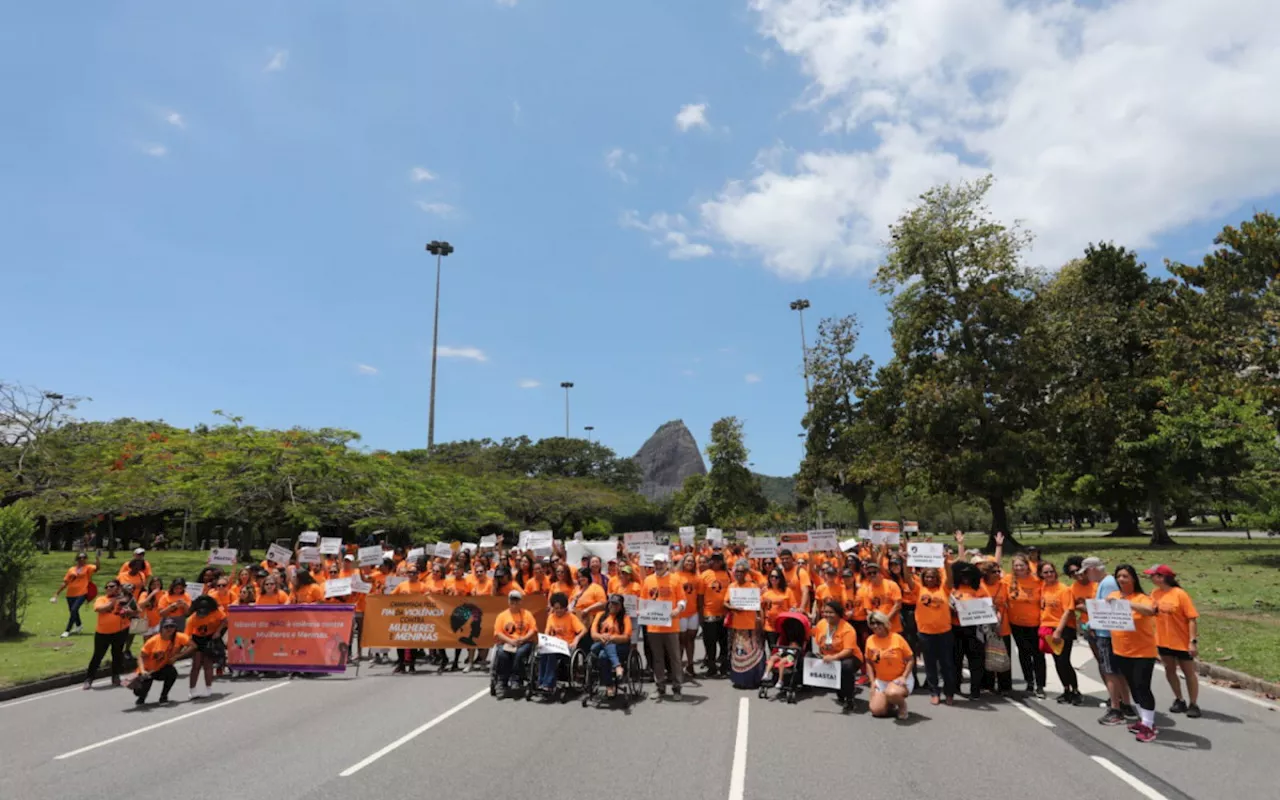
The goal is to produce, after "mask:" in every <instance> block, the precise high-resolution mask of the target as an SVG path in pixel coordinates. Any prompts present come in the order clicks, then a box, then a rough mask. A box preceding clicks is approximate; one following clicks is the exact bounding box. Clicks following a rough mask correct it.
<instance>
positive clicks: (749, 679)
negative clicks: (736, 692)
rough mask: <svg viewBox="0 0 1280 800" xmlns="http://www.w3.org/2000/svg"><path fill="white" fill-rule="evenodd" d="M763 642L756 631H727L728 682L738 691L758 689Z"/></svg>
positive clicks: (762, 669)
mask: <svg viewBox="0 0 1280 800" xmlns="http://www.w3.org/2000/svg"><path fill="white" fill-rule="evenodd" d="M764 660H765V659H764V642H763V641H762V640H761V638H760V632H759V631H756V630H749V631H748V630H736V629H735V630H731V631H729V680H730V681H731V682H732V683H733V685H734V686H736V687H738V688H739V689H758V688H760V678H761V676H763V675H764Z"/></svg>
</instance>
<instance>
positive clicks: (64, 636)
mask: <svg viewBox="0 0 1280 800" xmlns="http://www.w3.org/2000/svg"><path fill="white" fill-rule="evenodd" d="M58 638H59V639H70V638H71V631H63V632H62V633H60V634H59V635H58Z"/></svg>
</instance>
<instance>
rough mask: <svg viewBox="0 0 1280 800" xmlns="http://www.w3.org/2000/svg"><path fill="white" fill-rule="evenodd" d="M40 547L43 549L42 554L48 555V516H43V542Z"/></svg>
mask: <svg viewBox="0 0 1280 800" xmlns="http://www.w3.org/2000/svg"><path fill="white" fill-rule="evenodd" d="M41 549H42V550H44V554H45V555H46V556H47V555H49V518H48V517H45V518H44V544H43V546H42V547H41Z"/></svg>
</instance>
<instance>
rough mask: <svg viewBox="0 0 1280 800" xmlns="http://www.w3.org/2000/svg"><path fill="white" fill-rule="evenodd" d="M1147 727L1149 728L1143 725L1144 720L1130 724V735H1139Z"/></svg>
mask: <svg viewBox="0 0 1280 800" xmlns="http://www.w3.org/2000/svg"><path fill="white" fill-rule="evenodd" d="M1145 727H1147V726H1146V725H1143V724H1142V720H1138V721H1137V722H1130V723H1129V733H1137V732H1138V731H1140V730H1142V729H1143V728H1145Z"/></svg>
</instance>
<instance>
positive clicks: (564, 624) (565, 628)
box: [538, 592, 587, 692]
mask: <svg viewBox="0 0 1280 800" xmlns="http://www.w3.org/2000/svg"><path fill="white" fill-rule="evenodd" d="M549 602H550V606H551V612H550V613H549V614H547V627H546V629H545V630H544V633H545V634H546V635H547V636H550V637H552V638H553V639H559V640H560V641H562V642H564V643H566V644H567V645H569V652H570V653H572V652H573V651H574V649H575V648H577V646H578V642H580V641H582V635H583V634H584V633H586V630H587V628H586V626H585V625H583V624H582V620H580V619H578V618H577V617H575V616H574V615H573V614H570V613H569V597H568V596H567V595H566V594H565V593H564V592H552V593H551V599H550V601H549ZM568 661H569V657H568V656H565V655H561V654H560V653H539V654H538V689H539V690H540V691H543V692H553V691H555V688H556V673H557V671H558V670H559V668H560V665H561V664H567V663H568Z"/></svg>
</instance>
